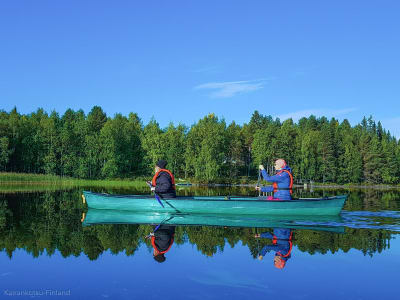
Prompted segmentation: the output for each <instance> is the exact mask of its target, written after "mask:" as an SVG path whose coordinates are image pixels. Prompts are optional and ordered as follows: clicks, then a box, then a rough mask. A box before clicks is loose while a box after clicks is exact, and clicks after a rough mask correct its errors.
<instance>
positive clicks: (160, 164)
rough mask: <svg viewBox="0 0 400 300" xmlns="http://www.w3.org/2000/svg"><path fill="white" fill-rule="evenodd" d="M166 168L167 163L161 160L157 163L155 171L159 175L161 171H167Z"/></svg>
mask: <svg viewBox="0 0 400 300" xmlns="http://www.w3.org/2000/svg"><path fill="white" fill-rule="evenodd" d="M166 166H167V162H166V161H165V160H163V159H160V160H159V161H157V163H156V166H155V167H154V171H155V172H156V173H157V172H158V171H160V170H161V169H165V167H166Z"/></svg>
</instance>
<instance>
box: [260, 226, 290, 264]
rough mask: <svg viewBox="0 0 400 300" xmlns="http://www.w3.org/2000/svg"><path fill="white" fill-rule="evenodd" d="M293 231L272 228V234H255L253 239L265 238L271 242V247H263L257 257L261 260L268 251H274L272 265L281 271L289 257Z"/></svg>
mask: <svg viewBox="0 0 400 300" xmlns="http://www.w3.org/2000/svg"><path fill="white" fill-rule="evenodd" d="M292 236H293V230H291V229H288V228H274V230H273V233H270V232H263V233H261V234H256V235H255V236H254V237H255V238H267V239H271V240H272V245H267V246H264V247H263V248H262V249H261V251H260V253H259V256H258V259H260V260H262V259H263V257H264V256H265V254H267V252H269V251H275V252H276V253H275V257H274V265H275V267H276V268H278V269H283V268H284V267H285V265H286V262H287V261H288V260H289V258H290V257H291V251H292V246H293V244H292Z"/></svg>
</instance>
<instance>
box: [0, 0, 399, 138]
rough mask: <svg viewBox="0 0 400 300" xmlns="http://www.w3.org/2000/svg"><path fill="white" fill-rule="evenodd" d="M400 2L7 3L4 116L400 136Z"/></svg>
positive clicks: (1, 75)
mask: <svg viewBox="0 0 400 300" xmlns="http://www.w3.org/2000/svg"><path fill="white" fill-rule="evenodd" d="M399 11H400V2H399V1H387V0H381V1H372V0H371V1H365V0H364V1H356V0H354V1H344V0H343V1H341V0H336V1H320V0H319V1H307V0H304V1H295V0H292V1H266V0H263V1H233V0H230V1H224V0H222V1H187V0H186V1H102V0H96V1H71V0H70V1H54V0H48V1H42V0H37V1H31V0H29V1H11V0H9V1H7V0H5V1H1V3H0V41H1V42H0V109H4V110H6V111H9V110H11V109H12V108H13V107H14V106H17V109H18V110H19V111H20V112H21V113H30V112H32V111H35V110H36V109H37V108H38V107H43V108H44V109H45V110H47V111H49V112H50V111H51V110H53V109H54V110H56V111H58V112H59V113H61V114H63V113H64V112H65V110H66V109H67V108H72V109H75V110H77V109H80V108H82V109H83V110H84V111H85V112H86V113H88V112H89V111H90V109H91V108H92V107H93V106H94V105H100V106H101V107H102V108H103V109H104V110H105V111H106V112H107V114H108V115H111V116H112V115H114V114H115V113H118V112H120V113H122V114H125V115H126V114H128V113H129V112H136V113H138V115H139V116H140V117H141V118H142V120H143V122H144V124H146V123H147V122H148V121H149V120H150V119H151V117H152V116H154V117H155V119H156V120H157V121H158V122H159V123H160V125H161V126H163V127H164V126H166V125H167V124H168V123H169V122H170V121H172V122H174V123H175V124H177V123H180V122H181V123H184V124H186V125H191V124H193V123H194V122H196V121H197V120H199V119H200V118H202V117H204V116H205V115H207V114H208V113H211V112H213V113H215V114H216V115H218V116H220V117H224V118H225V119H226V120H227V121H228V122H230V121H232V120H235V121H236V122H237V123H240V124H242V123H244V122H248V121H249V119H250V117H251V114H252V113H253V112H254V110H258V111H259V112H260V113H262V114H270V115H272V116H279V117H281V119H285V118H288V117H293V118H294V120H295V121H296V120H298V118H300V117H302V116H308V115H309V114H315V115H317V116H323V115H325V116H327V117H337V118H339V119H340V120H342V119H344V118H347V119H349V120H350V122H351V123H352V124H356V123H358V122H359V121H361V119H362V117H363V116H364V115H366V116H369V115H373V116H374V118H375V119H376V120H381V121H382V123H383V125H384V127H385V128H388V129H389V130H390V131H391V132H392V133H394V134H395V135H396V136H397V137H400V104H399V98H400V97H399V96H400V75H399V69H400V68H399V67H400V59H399V57H400V55H399V53H400V34H399V32H400V18H398V12H399Z"/></svg>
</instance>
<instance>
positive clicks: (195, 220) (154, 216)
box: [83, 208, 344, 233]
mask: <svg viewBox="0 0 400 300" xmlns="http://www.w3.org/2000/svg"><path fill="white" fill-rule="evenodd" d="M97 224H148V225H158V224H164V225H175V226H219V227H221V226H222V227H240V228H277V227H279V228H291V229H310V230H318V231H330V232H338V233H343V232H344V227H343V226H342V225H341V224H342V219H341V217H340V216H262V215H240V216H233V215H218V214H208V215H202V214H193V215H192V214H179V213H173V214H168V213H151V212H135V211H127V210H125V211H123V210H106V209H92V208H89V210H88V212H87V213H86V215H85V219H84V221H83V226H90V225H97Z"/></svg>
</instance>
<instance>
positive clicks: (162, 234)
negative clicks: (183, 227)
mask: <svg viewBox="0 0 400 300" xmlns="http://www.w3.org/2000/svg"><path fill="white" fill-rule="evenodd" d="M174 234H175V226H169V225H160V226H159V227H158V228H156V229H155V231H154V233H152V234H150V236H151V245H152V246H153V257H154V260H155V261H158V262H159V263H162V262H164V261H165V260H166V258H165V256H164V254H165V253H167V252H168V251H169V249H171V246H172V244H173V243H174Z"/></svg>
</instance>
